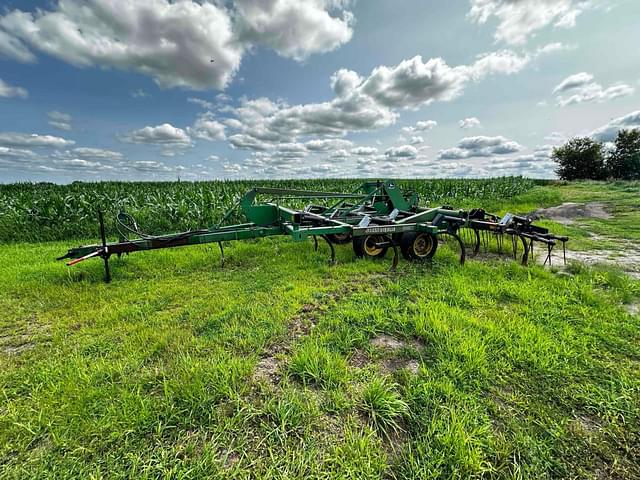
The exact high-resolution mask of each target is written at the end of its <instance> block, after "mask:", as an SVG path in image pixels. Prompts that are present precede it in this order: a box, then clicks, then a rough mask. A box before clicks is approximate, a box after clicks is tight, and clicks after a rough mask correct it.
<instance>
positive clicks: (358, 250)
mask: <svg viewBox="0 0 640 480" xmlns="http://www.w3.org/2000/svg"><path fill="white" fill-rule="evenodd" d="M384 241H385V239H384V238H383V237H382V236H381V235H364V236H362V237H353V251H354V252H355V254H356V257H358V258H382V257H384V256H385V255H386V254H387V250H388V249H389V247H379V246H377V245H376V244H377V243H382V242H384Z"/></svg>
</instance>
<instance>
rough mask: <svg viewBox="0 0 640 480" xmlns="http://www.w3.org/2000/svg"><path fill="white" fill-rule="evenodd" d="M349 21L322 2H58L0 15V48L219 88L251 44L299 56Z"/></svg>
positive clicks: (331, 41)
mask: <svg viewBox="0 0 640 480" xmlns="http://www.w3.org/2000/svg"><path fill="white" fill-rule="evenodd" d="M334 14H335V15H334ZM352 20H353V18H352V14H351V13H350V12H349V11H347V10H346V9H345V8H343V5H342V2H336V1H329V0H304V1H298V0H267V1H258V0H240V1H238V2H235V3H233V4H225V3H223V2H215V3H214V2H200V1H195V0H182V1H175V2H174V1H171V0H137V1H135V2H131V1H129V0H111V1H109V2H103V1H98V0H90V1H81V0H65V1H62V0H60V1H58V2H56V3H54V4H53V5H51V6H50V9H49V10H46V9H38V10H36V11H34V12H29V11H22V10H17V9H16V10H12V11H9V12H7V13H6V14H5V15H2V16H0V54H2V55H3V56H6V57H10V58H13V59H15V60H18V61H22V62H34V61H36V56H35V54H34V52H36V51H40V52H42V53H45V54H47V55H51V56H54V57H56V58H58V59H60V60H62V61H65V62H67V63H70V64H72V65H75V66H77V67H89V66H94V65H99V66H103V67H115V68H120V69H124V70H133V71H136V72H139V73H141V74H144V75H149V76H151V77H152V78H153V79H154V80H155V81H156V83H158V84H159V85H160V86H162V87H178V86H180V87H189V88H193V89H206V88H218V89H222V88H224V87H225V86H226V85H227V84H228V83H229V82H230V80H231V79H232V77H233V75H234V74H235V72H236V71H237V69H238V67H239V65H240V62H241V59H242V57H243V55H244V54H245V52H246V50H247V49H248V48H251V46H252V45H264V46H266V47H269V48H272V49H274V50H275V51H276V52H278V53H279V54H280V55H283V56H285V57H290V58H294V59H296V60H303V59H305V58H306V57H308V56H309V55H311V54H313V53H321V52H326V51H330V50H333V49H335V48H337V47H338V46H340V45H342V44H343V43H345V42H348V41H349V40H350V39H351V35H352V28H351V24H352ZM212 60H213V61H212Z"/></svg>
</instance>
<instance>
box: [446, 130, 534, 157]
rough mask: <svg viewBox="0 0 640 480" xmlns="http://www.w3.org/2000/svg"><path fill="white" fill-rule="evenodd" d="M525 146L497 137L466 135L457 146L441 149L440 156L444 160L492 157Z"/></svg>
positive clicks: (516, 150) (513, 151)
mask: <svg viewBox="0 0 640 480" xmlns="http://www.w3.org/2000/svg"><path fill="white" fill-rule="evenodd" d="M523 148H524V147H523V146H522V145H520V144H519V143H517V142H514V141H511V140H508V139H506V138H505V137H502V136H497V137H485V136H477V137H466V138H463V139H462V140H460V142H459V143H458V146H457V147H454V148H449V149H445V150H440V152H439V153H438V158H440V159H442V160H460V159H464V158H474V157H491V156H494V155H507V154H511V153H516V152H519V151H520V150H522V149H523Z"/></svg>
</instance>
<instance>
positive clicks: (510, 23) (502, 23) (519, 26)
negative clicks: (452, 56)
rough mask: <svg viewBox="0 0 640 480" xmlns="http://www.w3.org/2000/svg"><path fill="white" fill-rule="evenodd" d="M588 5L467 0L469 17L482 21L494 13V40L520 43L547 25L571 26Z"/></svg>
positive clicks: (571, 0) (562, 0)
mask: <svg viewBox="0 0 640 480" xmlns="http://www.w3.org/2000/svg"><path fill="white" fill-rule="evenodd" d="M588 6H589V2H588V1H585V0H471V10H470V12H469V18H470V19H471V20H472V21H474V22H476V23H479V24H484V23H486V22H487V21H488V20H489V19H490V18H491V17H496V18H497V19H498V27H497V29H496V32H495V35H494V37H495V39H496V41H501V42H505V43H508V44H512V45H520V44H523V43H525V41H526V40H527V38H528V37H529V36H531V35H532V34H534V33H535V32H536V31H538V30H540V29H542V28H545V27H547V26H549V25H553V26H555V27H564V28H568V27H573V26H574V25H575V22H576V18H577V17H578V15H580V14H581V13H582V12H583V11H584V10H585V9H586V8H587V7H588Z"/></svg>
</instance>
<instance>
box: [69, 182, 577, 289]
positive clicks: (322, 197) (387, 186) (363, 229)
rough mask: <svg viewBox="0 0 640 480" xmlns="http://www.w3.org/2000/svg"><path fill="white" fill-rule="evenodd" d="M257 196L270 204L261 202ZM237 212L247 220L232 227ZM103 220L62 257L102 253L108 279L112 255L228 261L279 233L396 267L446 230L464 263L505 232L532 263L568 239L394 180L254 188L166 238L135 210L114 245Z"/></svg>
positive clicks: (417, 257)
mask: <svg viewBox="0 0 640 480" xmlns="http://www.w3.org/2000/svg"><path fill="white" fill-rule="evenodd" d="M258 198H260V199H264V201H260V202H258ZM282 203H289V204H291V203H294V204H299V205H300V204H303V203H305V204H306V206H304V207H303V208H302V209H296V208H289V207H285V206H282ZM238 213H241V215H242V216H243V217H244V219H245V220H246V222H245V223H240V224H235V225H226V223H228V222H229V220H230V219H231V218H235V217H236V216H237V215H238ZM98 218H99V226H100V237H101V243H100V244H96V245H87V246H82V247H77V248H72V249H70V250H69V251H68V252H67V253H66V255H64V256H62V257H60V258H59V259H58V260H62V259H71V260H70V261H69V262H68V263H67V265H75V264H77V263H79V262H81V261H83V260H87V259H89V258H92V257H99V258H102V259H103V261H104V267H105V280H106V281H107V282H108V281H110V279H111V276H110V273H109V258H110V257H111V255H117V256H120V255H122V254H124V253H126V254H129V253H131V252H136V251H139V250H154V249H158V248H171V247H179V246H184V245H201V244H205V243H217V244H218V245H219V247H220V253H221V258H222V262H223V264H224V248H223V242H228V241H232V240H246V239H251V238H261V237H270V236H275V235H289V236H290V237H291V238H292V239H293V240H294V241H304V240H307V239H309V238H311V239H312V240H313V242H314V246H315V249H316V250H317V249H318V238H321V239H323V240H324V241H325V242H326V243H327V244H328V246H329V248H330V250H331V262H332V263H333V262H335V248H334V245H341V244H348V243H351V244H352V245H353V251H354V253H355V255H356V256H357V257H364V258H381V257H384V256H385V255H386V254H387V252H388V251H389V250H392V251H393V254H394V255H393V263H392V268H393V269H395V268H396V266H397V264H398V258H399V254H398V250H400V252H401V253H402V255H403V256H404V258H406V259H407V260H410V261H415V262H421V261H427V260H430V259H431V258H432V257H433V256H434V255H435V253H436V250H437V248H438V242H439V238H440V237H442V236H445V235H447V236H449V237H450V238H453V239H454V240H455V242H456V243H457V244H458V245H459V247H460V263H461V264H464V261H465V258H466V246H465V243H467V244H469V245H470V246H471V248H472V249H473V254H474V255H476V254H478V253H479V252H480V249H481V246H482V245H483V244H484V245H485V248H486V245H487V243H488V241H489V239H492V238H494V239H495V240H496V244H497V246H498V248H499V251H500V252H502V250H503V245H504V240H503V239H504V237H505V236H506V237H507V238H510V240H511V242H510V243H511V248H512V250H513V255H514V257H516V256H517V255H518V250H519V247H518V243H521V244H522V257H521V261H522V263H523V264H525V265H526V264H527V261H528V259H529V256H530V255H531V254H532V252H533V245H534V242H540V243H542V244H544V245H546V249H547V258H546V260H545V264H546V263H547V261H548V262H549V263H550V262H551V251H552V249H553V247H554V246H555V245H556V244H557V243H558V242H561V243H562V247H563V251H564V249H565V245H566V242H567V240H568V238H567V237H561V236H557V235H554V234H552V233H549V231H548V229H546V228H543V227H540V226H536V225H533V224H532V222H531V220H530V219H529V218H528V217H523V216H517V215H512V214H506V215H504V216H503V217H498V216H496V215H492V214H488V213H486V212H485V211H484V210H482V209H474V210H469V211H466V210H457V209H453V208H451V207H447V206H442V207H437V208H425V207H421V206H419V205H418V196H417V195H416V194H415V193H411V192H403V191H402V190H401V189H400V188H399V187H398V186H397V185H396V184H395V182H393V181H389V180H386V181H377V182H365V183H363V184H362V185H360V187H359V188H358V189H357V190H356V191H354V192H351V193H337V192H314V191H307V190H288V189H280V188H254V189H252V190H249V191H248V192H247V193H246V194H245V195H244V196H242V197H241V198H240V200H239V201H238V202H237V203H236V204H235V205H234V206H233V207H232V208H231V209H229V210H228V211H227V212H226V214H225V215H224V216H223V218H222V220H221V221H220V222H219V224H218V225H216V226H213V227H211V228H208V229H201V230H192V231H187V232H181V233H173V234H168V235H148V234H145V233H143V232H141V231H140V229H139V227H138V225H137V224H136V222H135V220H134V219H133V218H132V217H131V216H130V215H128V214H127V213H124V212H121V213H119V214H118V216H117V219H116V225H117V227H118V233H119V241H118V242H114V243H109V242H107V240H106V233H105V226H104V219H103V215H102V213H101V212H99V214H98ZM130 236H134V237H135V238H129V237H130Z"/></svg>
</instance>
